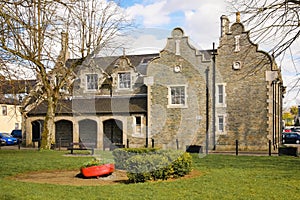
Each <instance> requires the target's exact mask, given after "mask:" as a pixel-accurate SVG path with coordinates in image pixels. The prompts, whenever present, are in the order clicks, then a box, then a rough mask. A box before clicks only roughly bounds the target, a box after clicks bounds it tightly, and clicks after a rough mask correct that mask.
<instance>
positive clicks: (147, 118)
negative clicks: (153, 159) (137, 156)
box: [144, 76, 154, 148]
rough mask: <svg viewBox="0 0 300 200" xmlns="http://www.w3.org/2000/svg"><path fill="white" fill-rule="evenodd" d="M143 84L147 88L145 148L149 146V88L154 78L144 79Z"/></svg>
mask: <svg viewBox="0 0 300 200" xmlns="http://www.w3.org/2000/svg"><path fill="white" fill-rule="evenodd" d="M144 84H145V85H146V86H147V117H146V127H147V128H146V138H145V147H146V148H147V147H148V146H149V137H150V135H151V127H150V126H151V86H152V85H153V84H154V77H153V76H148V77H144Z"/></svg>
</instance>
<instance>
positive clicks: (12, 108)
mask: <svg viewBox="0 0 300 200" xmlns="http://www.w3.org/2000/svg"><path fill="white" fill-rule="evenodd" d="M0 81H1V83H0V106H1V108H0V109H1V110H0V123H1V125H0V132H7V133H11V131H12V130H14V129H21V128H22V114H21V108H22V106H21V102H22V100H23V98H24V97H25V96H26V94H27V91H29V90H30V88H32V87H33V86H34V85H35V81H34V80H7V79H5V77H3V76H1V77H0Z"/></svg>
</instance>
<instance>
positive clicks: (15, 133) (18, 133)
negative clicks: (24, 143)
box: [11, 129, 22, 139]
mask: <svg viewBox="0 0 300 200" xmlns="http://www.w3.org/2000/svg"><path fill="white" fill-rule="evenodd" d="M11 135H12V136H13V137H14V138H18V139H22V130H20V129H15V130H12V132H11Z"/></svg>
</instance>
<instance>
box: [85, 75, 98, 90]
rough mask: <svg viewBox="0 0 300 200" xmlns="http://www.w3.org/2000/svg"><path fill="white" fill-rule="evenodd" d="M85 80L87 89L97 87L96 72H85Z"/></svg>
mask: <svg viewBox="0 0 300 200" xmlns="http://www.w3.org/2000/svg"><path fill="white" fill-rule="evenodd" d="M86 82H87V89H88V90H97V89H98V74H87V75H86Z"/></svg>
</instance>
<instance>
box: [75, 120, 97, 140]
mask: <svg viewBox="0 0 300 200" xmlns="http://www.w3.org/2000/svg"><path fill="white" fill-rule="evenodd" d="M79 141H80V142H83V143H89V144H91V143H93V144H95V145H96V144H97V122H96V121H94V120H90V119H85V120H81V121H79Z"/></svg>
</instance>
